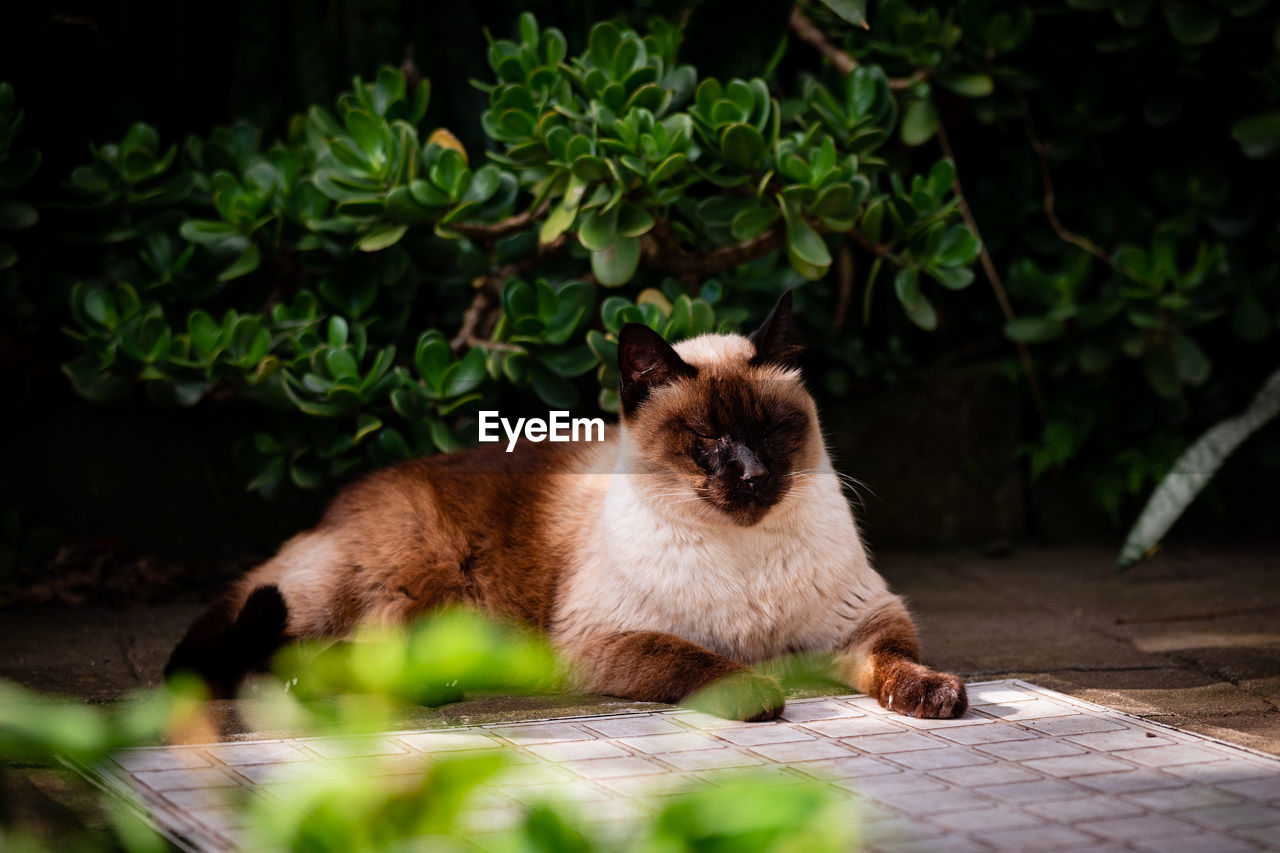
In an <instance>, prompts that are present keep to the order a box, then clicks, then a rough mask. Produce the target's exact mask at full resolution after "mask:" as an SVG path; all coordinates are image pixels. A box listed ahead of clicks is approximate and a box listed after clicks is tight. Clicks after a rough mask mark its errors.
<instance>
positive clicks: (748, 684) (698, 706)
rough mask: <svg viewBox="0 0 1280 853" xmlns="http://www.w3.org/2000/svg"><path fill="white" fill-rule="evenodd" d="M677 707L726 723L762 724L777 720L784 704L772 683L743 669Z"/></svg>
mask: <svg viewBox="0 0 1280 853" xmlns="http://www.w3.org/2000/svg"><path fill="white" fill-rule="evenodd" d="M681 704H683V705H684V706H685V707H688V708H693V709H694V710H697V711H705V712H706V713H708V714H715V715H716V716H717V717H724V718H725V719H728V720H745V721H746V722H748V723H763V722H765V721H767V720H776V719H777V718H778V717H779V716H781V715H782V709H783V708H785V707H786V704H787V701H786V697H785V696H784V695H783V693H782V687H781V686H780V685H779V684H778V682H777V681H776V680H775V679H773V678H770V677H769V676H767V675H761V674H760V673H758V672H752V671H751V670H749V669H744V670H742V671H741V672H735V673H733V674H732V675H729V676H726V677H724V678H722V679H720V680H719V681H717V682H715V683H714V684H712V685H710V686H708V687H704V688H702V689H701V690H699V691H698V692H697V693H694V694H693V695H692V696H689V697H688V698H686V699H685V700H684V702H682V703H681Z"/></svg>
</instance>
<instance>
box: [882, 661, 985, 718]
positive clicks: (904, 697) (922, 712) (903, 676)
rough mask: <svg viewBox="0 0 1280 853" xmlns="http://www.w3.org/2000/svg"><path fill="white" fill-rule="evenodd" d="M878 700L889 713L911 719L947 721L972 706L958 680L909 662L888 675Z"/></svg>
mask: <svg viewBox="0 0 1280 853" xmlns="http://www.w3.org/2000/svg"><path fill="white" fill-rule="evenodd" d="M878 698H879V700H880V704H881V705H883V706H884V707H886V708H888V709H889V710H890V711H897V712H898V713H899V714H906V715H907V716H909V717H928V718H931V719H948V718H951V717H958V716H960V715H961V714H963V713H964V712H965V709H967V708H968V707H969V698H968V697H967V696H966V695H965V692H964V681H962V680H961V679H960V678H959V677H957V676H954V675H952V674H951V673H949V672H938V671H937V670H933V669H929V668H928V667H927V666H921V665H920V664H918V663H910V662H907V661H903V662H902V663H899V664H897V665H895V666H894V667H893V669H892V670H891V671H890V672H889V673H888V674H887V675H886V677H885V679H884V681H883V682H882V683H881V686H880V696H879V697H878Z"/></svg>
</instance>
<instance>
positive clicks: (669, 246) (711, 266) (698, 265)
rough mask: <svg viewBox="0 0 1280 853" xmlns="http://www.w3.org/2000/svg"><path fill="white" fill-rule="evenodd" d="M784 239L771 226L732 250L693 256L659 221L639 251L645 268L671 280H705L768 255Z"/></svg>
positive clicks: (724, 248)
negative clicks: (671, 278)
mask: <svg viewBox="0 0 1280 853" xmlns="http://www.w3.org/2000/svg"><path fill="white" fill-rule="evenodd" d="M785 237H786V231H785V229H783V228H782V227H781V226H780V225H774V226H773V227H772V228H770V229H768V230H767V231H764V232H763V233H761V234H758V235H756V236H755V237H752V238H751V239H750V240H744V241H742V242H741V243H735V244H733V245H731V246H720V247H718V248H715V249H712V250H711V251H709V252H698V253H694V252H687V251H685V250H684V249H683V248H681V246H680V241H679V239H678V238H677V237H676V234H675V232H674V231H672V230H671V226H670V225H668V224H667V222H666V221H665V220H662V219H658V220H656V221H655V222H654V226H653V228H652V229H651V230H650V231H649V233H648V234H646V235H645V236H644V238H643V241H642V243H641V250H642V252H643V257H644V260H645V264H646V265H647V266H648V267H650V268H651V269H655V270H658V271H660V272H665V273H668V274H670V275H674V276H683V275H691V276H695V277H697V278H705V277H707V276H709V275H715V274H716V273H718V272H724V271H725V270H728V269H733V268H734V267H736V266H739V265H740V264H745V263H747V262H748V261H754V260H755V259H756V258H759V257H763V256H764V255H767V254H769V253H770V252H772V251H773V250H774V249H777V248H779V247H781V246H782V243H783V240H784V239H785Z"/></svg>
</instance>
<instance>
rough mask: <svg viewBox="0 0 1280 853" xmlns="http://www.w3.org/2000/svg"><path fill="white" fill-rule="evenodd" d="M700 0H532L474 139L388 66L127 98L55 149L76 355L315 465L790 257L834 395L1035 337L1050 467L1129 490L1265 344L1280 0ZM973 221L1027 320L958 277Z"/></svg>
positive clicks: (325, 473) (1153, 472)
mask: <svg viewBox="0 0 1280 853" xmlns="http://www.w3.org/2000/svg"><path fill="white" fill-rule="evenodd" d="M717 9H720V10H723V9H724V5H723V4H720V5H717V4H714V3H703V4H701V5H699V6H698V7H697V8H696V9H694V10H693V11H692V13H691V14H690V15H689V16H687V17H686V18H685V19H683V20H684V23H683V24H682V25H681V26H674V25H671V24H668V23H664V22H663V21H661V20H655V21H654V22H652V23H650V25H649V26H648V31H647V34H646V33H642V32H640V31H637V30H635V29H632V28H630V27H628V26H626V25H624V24H622V23H617V22H604V23H599V24H597V25H596V26H594V27H593V28H592V29H591V30H590V33H589V35H588V37H587V38H586V41H585V44H584V45H581V47H582V50H581V51H580V52H576V53H575V52H573V51H572V50H571V49H572V48H573V47H574V45H570V44H568V43H567V40H566V39H565V37H564V36H563V35H562V34H561V33H560V32H559V31H558V30H556V29H554V28H543V27H540V26H539V25H538V23H537V22H536V21H535V20H534V19H533V17H532V16H529V15H526V16H523V17H522V18H520V20H519V23H518V26H516V27H513V28H512V35H513V36H514V37H513V38H512V39H510V40H508V39H501V38H490V39H489V42H488V50H487V61H488V64H489V67H490V72H491V73H490V75H489V76H488V78H487V79H486V80H483V81H476V82H475V83H474V85H475V86H476V87H477V88H478V89H480V90H481V91H482V92H483V93H484V95H485V97H486V98H487V109H486V110H484V112H483V114H482V115H481V116H480V117H479V121H478V122H477V123H478V124H479V125H480V127H481V128H482V129H483V132H484V134H485V137H486V138H487V140H488V143H487V145H488V150H486V151H483V152H481V151H479V150H474V149H475V148H476V146H475V145H474V144H473V145H472V148H473V150H471V151H465V150H464V149H463V146H462V145H461V144H460V143H458V142H457V139H456V138H455V137H454V135H453V134H451V133H449V132H448V131H446V130H436V131H434V132H428V131H427V130H426V128H425V127H424V124H423V122H424V116H425V115H426V111H427V108H428V106H429V104H428V101H429V88H428V85H427V83H426V82H425V81H424V82H421V83H419V82H416V81H415V80H413V79H406V78H405V76H404V75H403V74H402V73H401V72H399V71H396V70H392V69H390V68H384V69H382V70H381V71H379V72H378V73H377V75H376V77H375V79H374V80H373V81H372V82H367V81H364V80H361V79H359V78H357V80H356V81H355V85H354V87H353V89H352V91H351V92H349V93H347V94H345V95H343V96H341V97H340V98H339V99H338V102H337V108H336V109H335V110H333V111H330V110H328V109H325V108H324V107H321V106H314V107H311V108H310V109H309V110H307V111H306V112H305V114H303V115H300V116H297V117H296V118H295V119H294V120H293V121H292V122H291V123H290V124H289V127H288V131H287V133H285V135H284V138H283V139H280V140H277V141H274V142H270V143H267V142H264V140H263V139H262V138H261V137H262V134H261V133H260V132H259V131H258V130H257V129H256V128H255V127H253V126H252V125H250V124H247V123H245V122H239V123H236V124H234V125H232V126H231V127H225V128H219V129H216V130H214V131H213V132H212V133H210V134H208V135H207V136H203V137H200V136H197V137H192V138H191V139H189V140H188V141H187V142H186V143H185V144H183V145H180V146H179V145H177V144H176V143H175V142H174V141H172V140H161V139H160V138H159V136H158V134H157V133H156V131H154V130H153V129H152V128H150V127H148V126H146V125H137V126H135V127H134V128H132V129H131V130H130V131H129V132H128V133H127V134H126V135H125V137H124V139H122V140H121V141H120V142H119V143H116V144H109V145H102V146H100V147H98V148H96V149H94V151H93V162H92V163H90V164H88V165H86V166H83V167H81V168H79V169H76V170H75V171H74V172H71V179H70V184H69V185H70V187H71V188H72V189H73V190H74V191H75V192H76V193H78V195H79V197H80V199H81V203H80V212H79V213H78V214H75V215H72V214H67V216H68V217H69V219H68V221H74V222H77V223H79V226H80V228H81V230H82V231H83V232H84V235H83V236H84V237H85V238H86V240H87V241H89V242H90V243H91V244H93V245H97V246H98V247H99V248H100V259H99V261H98V262H97V263H96V266H95V270H96V272H95V274H94V275H90V276H82V277H81V280H80V281H79V283H78V284H76V286H75V287H74V289H73V290H72V292H71V298H70V301H71V310H70V314H71V317H72V318H73V321H72V323H71V324H70V327H71V330H72V332H73V333H74V334H75V335H76V336H77V337H78V339H79V340H80V342H81V350H80V353H79V355H78V357H76V358H75V359H73V360H71V361H69V362H68V363H67V364H66V366H65V371H66V373H67V374H68V375H69V376H70V377H71V379H72V381H73V383H74V385H75V387H76V389H77V390H78V391H79V392H80V393H81V394H82V395H84V396H85V397H87V398H89V399H93V400H114V399H119V398H121V397H125V396H128V395H130V394H136V392H137V388H138V386H142V388H143V389H144V391H145V394H146V395H147V396H148V398H149V399H151V400H153V401H156V402H163V403H176V404H179V405H193V404H196V403H197V402H200V401H204V400H215V401H219V402H224V401H236V400H242V401H248V402H252V403H255V404H259V405H260V406H261V408H257V409H247V410H246V411H250V412H256V414H254V415H253V416H252V417H251V418H247V419H246V432H248V433H252V439H251V440H247V441H245V442H243V443H242V446H241V451H240V458H241V460H242V461H243V462H244V463H245V464H246V465H247V466H248V468H249V474H248V477H249V479H250V481H251V484H252V486H253V487H254V488H256V489H262V490H266V491H270V490H271V489H273V488H275V487H276V486H277V485H278V484H279V483H281V482H287V481H289V480H291V481H292V482H294V483H296V484H297V485H299V486H304V487H312V486H315V485H318V484H320V483H322V482H324V481H325V480H326V479H327V478H329V477H334V476H341V475H343V474H344V473H346V472H348V471H351V470H353V469H355V468H358V467H360V466H363V465H369V464H373V465H380V464H385V463H388V462H391V461H394V460H396V459H400V458H404V457H406V456H409V455H412V454H417V453H425V452H432V451H434V450H448V449H452V448H455V447H458V446H461V445H465V444H467V443H469V441H470V439H471V434H472V429H471V415H472V414H473V413H474V411H475V410H476V408H477V407H478V406H479V405H481V404H482V403H483V405H484V406H485V407H486V408H488V407H494V406H499V405H500V406H515V407H520V406H522V405H529V404H532V403H534V401H538V402H539V403H540V404H542V405H547V406H553V407H556V408H569V407H574V406H581V405H583V404H584V403H586V402H587V401H590V400H591V399H592V398H595V400H596V402H597V403H598V405H599V406H600V407H602V408H603V409H605V410H606V411H609V410H613V409H615V408H616V397H615V394H614V391H613V388H614V385H615V383H616V380H617V376H616V371H615V364H614V359H615V351H614V341H615V340H616V332H617V329H618V328H619V326H620V324H621V322H624V321H627V320H640V321H643V322H647V323H649V324H650V325H651V326H653V327H655V328H659V329H660V331H662V332H663V334H665V335H667V336H668V337H671V338H676V337H680V336H684V335H688V334H696V333H698V332H701V331H707V330H715V329H733V328H737V327H738V325H739V324H740V323H741V322H742V321H743V320H744V319H745V318H746V317H747V316H748V315H755V314H757V313H758V312H759V311H761V310H763V309H764V308H765V307H767V305H768V303H769V302H770V301H771V299H772V297H774V296H776V294H777V293H778V292H779V291H780V290H781V289H782V288H784V287H787V286H792V287H797V286H798V287H799V290H798V302H799V304H800V308H801V312H800V316H801V320H802V323H803V324H804V327H805V332H806V335H807V338H808V343H809V345H810V348H811V349H812V350H815V351H816V355H815V358H814V359H813V363H814V366H816V367H817V368H818V370H817V371H815V372H814V373H813V374H812V375H811V378H812V379H813V380H814V381H815V384H816V385H817V387H818V388H819V389H820V390H825V391H826V392H828V393H832V394H841V393H844V392H845V391H846V390H847V389H849V388H851V387H854V383H855V382H857V381H864V382H865V381H867V380H870V381H872V382H876V381H886V380H887V381H893V380H895V379H896V378H898V377H900V376H902V375H903V374H904V373H905V372H907V371H910V370H911V369H913V368H914V367H915V366H917V365H920V364H925V363H930V362H934V361H940V362H942V363H946V364H954V363H956V362H957V361H972V360H973V359H974V358H975V356H976V357H987V356H990V355H995V356H996V357H998V358H1001V359H1003V363H1004V365H1005V367H1006V368H1007V370H1008V372H1009V374H1010V375H1011V376H1015V377H1017V376H1021V375H1022V370H1021V368H1020V367H1019V362H1018V360H1017V359H1016V357H1015V356H1014V351H1013V346H1012V345H1013V344H1017V345H1022V346H1026V347H1027V348H1028V349H1029V351H1030V354H1031V358H1032V361H1033V363H1034V365H1035V369H1036V372H1037V373H1038V375H1039V379H1040V385H1041V386H1042V387H1043V389H1044V398H1045V406H1044V409H1045V412H1046V415H1047V417H1046V419H1045V421H1044V423H1043V429H1042V431H1041V432H1040V433H1039V435H1038V436H1037V437H1036V440H1034V441H1033V442H1030V443H1029V444H1028V446H1027V447H1025V448H1023V450H1024V452H1025V454H1026V456H1027V458H1028V462H1029V466H1030V471H1031V475H1032V477H1033V478H1035V477H1039V476H1041V475H1043V474H1044V473H1045V472H1047V471H1050V470H1053V469H1056V468H1062V467H1064V466H1066V465H1067V464H1068V463H1071V464H1072V466H1073V467H1074V468H1075V470H1076V471H1077V472H1078V473H1079V474H1080V476H1081V478H1082V479H1083V480H1084V481H1085V482H1086V483H1087V484H1088V486H1089V488H1090V489H1091V490H1092V491H1093V493H1094V496H1095V498H1096V499H1097V500H1098V501H1099V502H1100V503H1101V504H1102V505H1103V506H1104V507H1106V508H1107V509H1108V510H1109V511H1110V512H1112V513H1113V514H1116V513H1118V512H1119V511H1120V509H1121V506H1122V503H1123V501H1124V500H1126V499H1128V498H1130V497H1132V496H1134V495H1136V494H1138V493H1140V492H1141V491H1142V490H1143V489H1144V488H1145V487H1146V485H1147V484H1148V483H1150V482H1153V481H1154V480H1155V479H1156V478H1158V477H1159V476H1160V475H1161V473H1162V472H1163V471H1164V470H1165V469H1166V468H1167V467H1168V465H1169V464H1170V463H1171V462H1172V460H1173V459H1174V458H1175V457H1176V456H1177V454H1178V453H1179V452H1180V451H1181V450H1182V449H1183V448H1184V447H1185V446H1186V445H1187V443H1188V442H1189V441H1190V439H1191V438H1192V437H1193V436H1194V435H1195V434H1196V433H1197V432H1198V431H1199V430H1200V429H1202V428H1203V427H1205V426H1207V425H1208V424H1210V423H1212V422H1214V421H1215V420H1216V419H1219V418H1221V417H1225V416H1226V415H1227V414H1229V413H1230V412H1232V411H1234V410H1236V409H1238V408H1239V406H1241V405H1243V403H1244V401H1245V400H1246V399H1247V395H1248V394H1249V393H1251V390H1252V389H1253V388H1255V387H1256V386H1257V384H1258V383H1259V382H1261V380H1262V378H1263V377H1264V376H1265V375H1266V372H1267V368H1268V367H1270V366H1271V365H1272V364H1273V363H1274V361H1275V358H1274V356H1273V355H1272V354H1274V353H1275V344H1276V341H1277V336H1276V334H1275V325H1276V316H1277V305H1278V304H1280V288H1278V287H1277V274H1276V266H1275V261H1274V258H1275V256H1276V249H1277V245H1276V240H1277V237H1276V235H1277V233H1280V232H1277V229H1276V224H1277V222H1280V202H1278V201H1277V198H1276V197H1275V194H1274V193H1271V194H1268V193H1266V192H1265V191H1264V190H1263V188H1265V187H1268V186H1273V185H1275V183H1276V181H1277V180H1280V175H1277V171H1278V170H1277V163H1280V158H1278V157H1277V151H1280V123H1278V122H1277V115H1278V114H1277V112H1276V110H1277V103H1278V102H1280V60H1278V59H1277V47H1276V38H1275V27H1276V25H1275V20H1274V14H1273V12H1274V10H1273V8H1272V6H1271V5H1270V4H1267V3H1265V2H1258V0H1221V2H1215V3H1211V4H1208V5H1205V6H1203V7H1202V6H1201V5H1198V4H1189V3H1181V2H1176V3H1167V4H1164V5H1156V4H1149V3H1131V2H1122V0H1087V2H1086V0H1071V2H1068V3H1065V4H1063V3H1061V2H1047V0H1046V2H1042V3H1034V4H1012V3H1000V2H989V0H965V2H962V3H959V4H932V5H931V4H927V3H918V4H908V3H906V2H903V0H879V2H870V0H855V2H847V0H841V2H835V0H832V2H824V3H811V4H807V5H805V6H803V7H802V12H803V13H804V14H805V15H807V16H808V18H809V20H810V22H811V23H812V24H813V25H814V26H815V28H816V30H817V31H820V32H821V33H823V34H824V37H825V38H826V40H827V45H826V46H827V47H828V48H830V49H833V50H836V51H841V52H843V53H844V54H845V55H846V56H847V57H848V61H847V62H844V63H841V64H840V65H838V66H836V65H831V64H829V63H824V62H823V60H822V56H823V54H822V53H820V52H819V51H818V50H814V49H813V47H812V46H811V45H810V44H807V43H806V41H807V40H808V39H805V38H801V37H800V35H801V33H800V31H799V30H798V29H797V30H796V32H795V33H792V34H791V35H790V39H789V41H788V40H786V39H783V40H782V41H780V42H778V49H777V50H776V51H775V53H774V55H773V56H772V57H765V56H763V55H762V56H759V57H756V58H755V60H754V61H753V62H746V61H745V59H744V57H742V56H738V55H735V51H736V48H735V45H737V44H751V45H760V44H766V43H768V39H767V38H764V37H763V36H762V34H761V33H758V32H755V31H754V29H753V28H756V29H758V28H760V27H774V28H775V30H776V26H777V21H776V20H774V19H772V18H770V19H768V20H764V19H762V20H760V21H756V20H754V19H752V18H751V16H741V17H740V18H733V19H732V20H722V21H720V22H719V24H718V27H719V29H722V30H723V32H724V35H723V37H722V38H719V37H718V38H719V41H718V42H717V43H715V44H712V43H708V42H707V41H706V40H705V39H704V40H703V41H702V42H700V43H698V44H695V45H692V46H689V45H683V44H682V39H684V38H685V37H686V35H687V34H693V33H705V32H708V31H709V30H708V28H707V27H706V26H705V23H706V22H705V21H702V20H701V17H702V16H704V15H707V14H718V13H716V11H715V10H717ZM864 24H868V25H869V26H864ZM717 31H719V30H717ZM764 35H766V36H769V37H770V38H778V37H779V35H780V34H778V33H776V32H774V33H772V34H764ZM762 39H763V40H762ZM830 52H831V51H830V50H828V54H830ZM691 60H692V61H696V62H697V63H698V65H699V67H698V68H697V69H695V68H694V67H692V66H691V65H689V64H687V63H688V62H689V61H691ZM747 66H749V67H751V68H752V69H753V70H752V71H749V72H742V71H739V70H737V69H742V68H744V67H747ZM846 66H851V71H850V72H849V73H842V69H844V68H845V67H846ZM726 68H731V69H734V70H733V71H731V72H730V73H728V74H725V75H724V76H723V77H722V78H716V77H713V76H709V73H710V72H713V71H716V70H719V69H726ZM753 73H755V74H759V75H760V77H759V78H749V79H732V78H733V74H743V75H744V76H747V75H749V74H753ZM435 82H436V85H437V87H439V85H440V81H439V80H437V81H435ZM437 94H438V92H437ZM11 124H12V122H11ZM454 129H455V130H460V129H459V128H456V127H455V128H454ZM462 130H466V128H462V129H461V130H460V133H459V135H461V136H463V137H465V138H469V139H470V138H474V137H473V136H471V135H469V134H468V133H466V132H461V131H462ZM953 148H954V150H955V157H954V159H953V157H952V149H953ZM940 155H941V156H940ZM2 156H3V154H2V153H0V157H2ZM24 156H29V155H24ZM10 160H11V161H12V160H13V158H12V157H11V158H10ZM67 171H70V170H67ZM957 177H959V179H960V180H961V181H963V186H964V190H965V193H966V196H967V202H968V207H969V208H970V210H971V211H972V214H973V218H974V219H975V220H976V222H977V224H978V227H979V228H980V229H981V232H982V233H981V240H980V238H979V235H977V234H975V233H973V232H971V230H970V229H969V228H968V227H966V226H965V225H964V224H962V223H961V222H960V221H959V220H960V216H959V212H958V207H959V198H958V196H957V195H956V192H955V190H956V187H957V186H958V185H957V184H956V179H957ZM6 186H7V185H6ZM0 191H4V187H2V186H0ZM984 242H985V245H986V246H987V247H988V249H989V251H990V257H991V260H992V262H993V267H994V269H995V270H996V271H997V273H998V274H999V276H1000V278H1001V279H1002V280H1003V284H1004V287H1005V289H1006V290H1007V292H1008V295H1009V300H1010V303H1011V305H1012V308H1013V312H1014V314H1015V315H1016V316H1015V319H1013V320H1008V319H1007V318H1006V317H1005V316H1003V313H1002V312H1001V310H1000V309H999V307H998V305H999V303H998V300H997V299H994V298H992V295H991V293H990V290H989V289H988V288H987V287H986V286H985V284H984V286H982V287H971V286H970V285H971V284H972V282H973V280H974V271H973V266H974V262H975V260H976V259H977V257H978V255H979V253H980V252H981V251H982V247H983V245H984ZM21 266H22V265H19V267H18V269H19V271H20V270H21ZM13 272H14V270H10V271H9V273H13ZM34 272H35V274H38V273H39V269H38V268H37V269H36V270H35V271H34ZM24 275H26V276H27V278H28V280H30V279H31V278H32V273H24ZM27 289H28V291H30V289H31V288H30V287H28V288H27ZM955 291H962V292H955ZM468 304H470V306H471V307H470V309H468V307H467V306H468ZM859 320H860V321H861V322H859ZM920 330H927V331H930V332H935V334H933V335H927V334H923V333H922V332H921V331H920ZM997 336H999V337H1002V338H1003V339H1004V341H1005V344H1004V346H1003V347H999V346H993V345H992V343H991V341H992V338H993V337H997ZM1228 365H1230V368H1228ZM1029 399H1030V398H1029ZM940 414H941V413H940Z"/></svg>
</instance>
